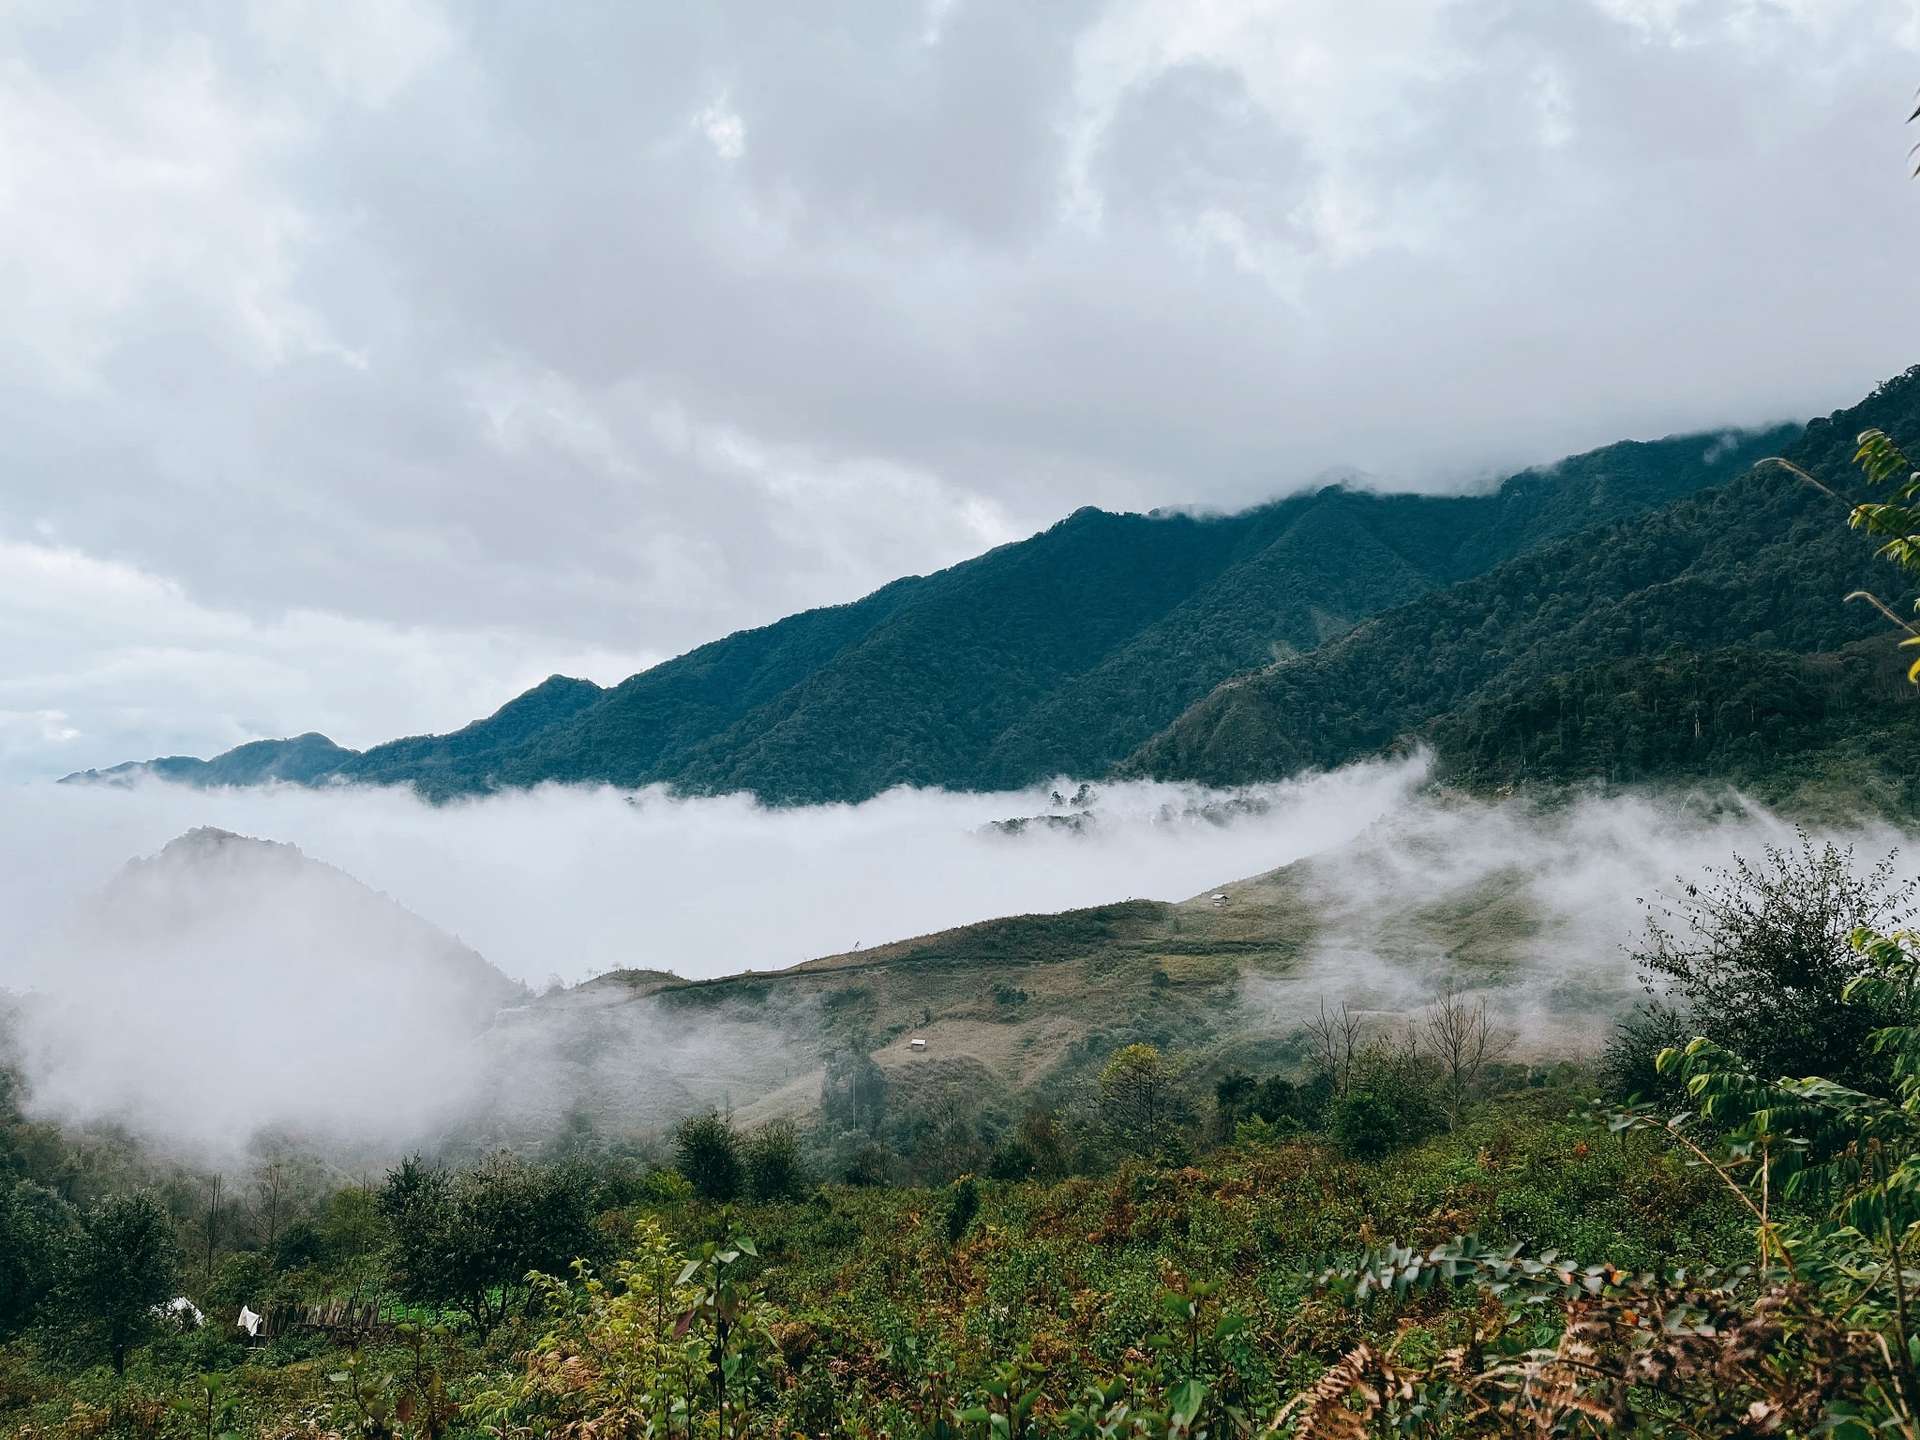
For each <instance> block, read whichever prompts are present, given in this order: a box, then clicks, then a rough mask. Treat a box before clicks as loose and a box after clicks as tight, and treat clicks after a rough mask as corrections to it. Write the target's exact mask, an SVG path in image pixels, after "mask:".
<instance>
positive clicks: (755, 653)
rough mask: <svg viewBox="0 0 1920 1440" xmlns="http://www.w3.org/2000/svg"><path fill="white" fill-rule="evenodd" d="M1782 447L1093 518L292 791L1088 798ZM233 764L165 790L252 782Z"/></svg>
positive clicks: (1714, 441) (1088, 513)
mask: <svg viewBox="0 0 1920 1440" xmlns="http://www.w3.org/2000/svg"><path fill="white" fill-rule="evenodd" d="M1794 433H1796V432H1795V430H1793V429H1792V428H1791V427H1789V428H1783V429H1780V430H1775V431H1771V432H1767V433H1765V434H1759V435H1751V436H1741V437H1713V436H1688V437H1676V438H1673V439H1668V440H1662V441H1657V442H1652V443H1645V444H1642V443H1624V444H1620V445H1613V446H1608V447H1606V448H1605V449H1602V450H1597V451H1594V452H1592V453H1590V454H1587V455H1582V456H1578V457H1575V458H1573V459H1570V460H1567V461H1564V462H1562V463H1561V464H1559V465H1557V466H1554V467H1551V468H1550V469H1546V470H1541V471H1535V472H1528V473H1526V474H1524V475H1520V476H1516V477H1514V478H1512V479H1510V480H1509V481H1508V482H1507V483H1506V484H1505V485H1504V486H1502V487H1501V488H1500V489H1499V490H1497V491H1496V492H1494V493H1491V494H1487V495H1480V496H1471V497H1456V498H1435V497H1423V496H1414V495H1375V494H1368V493H1361V492H1355V491H1351V490H1347V489H1343V488H1339V487H1333V488H1329V489H1325V490H1322V491H1319V492H1316V493H1312V494H1304V495H1298V496H1294V497H1292V498H1290V499H1287V500H1284V501H1280V502H1277V503H1275V504H1272V505H1267V506H1263V507H1261V508H1259V509H1256V510H1252V511H1248V512H1246V513H1244V514H1240V515H1233V516H1211V517H1201V516H1194V515H1184V514H1154V515H1114V514H1107V513H1104V512H1101V511H1097V510H1092V509H1087V510H1082V511H1079V512H1077V513H1076V514H1074V515H1072V516H1070V517H1068V518H1067V519H1066V520H1063V521H1061V522H1060V523H1059V524H1057V525H1055V526H1053V527H1052V528H1051V529H1049V530H1047V531H1046V532H1044V533H1042V534H1040V535H1036V536H1034V537H1033V538H1031V539H1029V540H1025V541H1022V542H1020V543H1018V544H1014V545H1008V546H1003V547H1001V548H1000V549H998V550H995V551H992V552H990V553H989V554H986V555H983V556H980V557H978V558H977V559H974V560H971V561H968V562H966V563H965V564H962V565H958V566H955V567H953V568H952V569H950V570H945V571H941V572H940V573H938V574H935V575H931V576H925V577H912V578H909V579H904V580H900V581H897V582H895V583H894V584H892V585H889V586H887V587H885V588H884V589H882V590H879V591H877V592H875V593H874V594H872V595H869V596H867V597H866V598H865V599H863V600H860V601H858V602H856V603H854V604H851V605H844V606H836V607H831V608H828V609H823V610H813V611H808V612H806V613H804V614H801V615H795V616H791V617H789V618H787V619H785V620H782V621H780V622H778V623H777V624H774V625H770V626H767V627H765V628H763V629H759V630H752V631H743V632H741V633H740V634H737V635H732V636H729V637H727V638H726V639H724V640H720V641H716V642H714V643H712V644H710V645H705V646H702V647H701V648H699V649H698V650H694V651H692V652H690V653H689V654H687V655H683V656H681V657H679V658H678V659H675V660H672V661H669V662H667V663H666V664H663V665H660V666H656V667H655V668H654V669H652V670H648V671H646V672H644V673H642V674H640V675H636V676H634V677H632V678H631V679H629V680H627V681H625V682H624V683H622V684H620V685H618V686H615V687H613V688H612V689H611V690H607V691H600V690H599V689H597V687H594V686H592V685H590V684H589V683H588V682H586V681H579V680H567V679H564V678H562V677H554V678H553V679H551V680H549V681H547V682H546V683H545V684H544V685H542V686H540V687H538V688H537V689H536V690H534V691H531V692H529V693H528V694H527V695H525V696H522V697H521V698H520V699H519V700H516V701H514V702H513V703H512V704H510V705H508V706H506V707H505V708H503V709H502V710H501V711H500V712H498V713H497V714H495V715H494V716H492V717H489V718H488V719H487V720H484V721H479V722H476V723H475V724H474V725H471V726H469V727H467V729H465V730H463V731H460V732H457V733H456V734H454V735H450V736H439V737H431V736H430V737H416V738H413V739H407V740H400V741H395V742H392V743H390V744H387V745H381V746H377V747H375V748H374V749H372V750H369V751H367V752H366V753H365V754H363V755H353V754H351V753H349V752H345V751H338V752H336V753H335V754H333V755H332V756H331V757H330V763H327V764H323V765H319V766H308V767H306V768H305V769H304V770H303V771H302V773H301V774H300V775H298V776H297V777H295V776H289V777H288V778H299V779H303V780H312V779H320V778H343V779H352V780H360V781H368V782H378V783H403V784H411V785H415V786H417V787H419V788H420V789H421V790H423V791H425V792H426V793H429V794H432V795H451V794H456V793H461V792H467V791H474V790H484V789H488V788H491V787H495V786H501V785H509V786H511V785H530V784H536V783H539V782H541V781H547V780H557V781H568V782H605V783H610V784H615V785H622V786H637V785H642V784H647V783H651V782H656V781H664V782H669V783H671V784H673V785H675V786H677V787H679V788H681V789H683V790H690V791H706V792H719V791H729V790H751V791H753V792H755V793H756V794H758V795H760V796H761V797H762V798H764V799H768V800H772V801H781V802H787V801H820V800H857V799H862V798H865V797H867V796H871V795H874V794H877V793H878V792H880V791H882V790H884V789H887V788H888V787H890V786H893V785H899V784H917V785H943V786H947V787H950V788H961V789H988V788H999V787H1006V786H1018V785H1023V784H1027V783H1030V782H1032V781H1035V780H1040V779H1045V778H1047V777H1050V776H1053V775H1057V774H1062V773H1078V774H1086V775H1092V774H1098V773H1102V772H1104V771H1105V770H1106V769H1107V768H1108V767H1109V766H1111V765H1112V764H1113V763H1114V762H1116V761H1118V760H1120V759H1121V758H1123V757H1124V756H1126V755H1127V754H1128V753H1129V752H1131V751H1132V750H1133V749H1134V748H1135V747H1136V746H1138V745H1139V744H1141V742H1142V741H1144V740H1146V739H1147V738H1148V737H1149V736H1151V735H1153V734H1154V733H1155V732H1156V731H1157V730H1159V729H1161V728H1162V727H1164V726H1166V725H1167V724H1169V723H1170V722H1171V721H1173V720H1174V719H1175V717H1176V716H1178V715H1179V714H1180V713H1181V712H1182V711H1183V710H1184V709H1186V707H1188V706H1189V705H1191V704H1192V703H1193V702H1194V701H1196V700H1198V699H1200V698H1202V697H1203V696H1205V695H1206V694H1207V692H1208V691H1209V690H1211V689H1212V688H1213V687H1214V686H1216V685H1218V684H1219V683H1220V682H1221V681H1222V680H1225V679H1226V678H1228V677H1229V676H1232V675H1236V674H1240V673H1243V672H1245V671H1247V670H1249V669H1253V668H1256V667H1259V666H1263V665H1265V664H1267V663H1268V662H1270V661H1271V660H1272V659H1273V658H1274V657H1275V656H1277V655H1279V656H1286V655H1297V654H1300V653H1303V652H1308V651H1312V650H1313V649H1314V648H1315V647H1317V646H1320V645H1322V644H1324V643H1325V642H1326V641H1328V640H1329V639H1331V638H1333V637H1336V636H1339V635H1341V634H1343V633H1345V632H1346V631H1348V630H1349V629H1351V628H1352V627H1353V626H1354V625H1355V624H1357V623H1359V622H1360V621H1362V620H1364V619H1365V618H1366V617H1368V616H1370V615H1374V614H1377V613H1379V612H1380V611H1382V610H1384V609H1387V608H1389V607H1392V606H1395V605H1399V604H1402V603H1404V602H1407V601H1410V600H1412V599H1414V598H1415V597H1418V596H1420V595H1423V594H1426V593H1428V592H1430V591H1432V590H1433V589H1434V588H1435V587H1439V586H1444V585H1447V584H1450V583H1452V582H1454V581H1457V580H1459V579H1460V578H1462V577H1463V576H1468V575H1472V574H1476V573H1478V572H1480V571H1482V570H1484V569H1486V568H1487V567H1488V566H1490V565H1495V564H1498V563H1499V562H1501V561H1503V560H1505V559H1507V558H1509V557H1511V556H1514V555H1517V554H1520V553H1522V552H1524V551H1526V550H1527V549H1529V548H1530V547H1533V546H1536V545H1538V544H1540V543H1542V542H1544V541H1547V540H1550V539H1552V538H1554V537H1557V536H1563V535H1567V534H1570V533H1573V532H1575V531H1578V530H1581V529H1584V528H1587V527H1590V526H1592V525H1595V524H1599V523H1602V522H1604V521H1607V520H1610V519H1614V518H1617V517H1620V516H1625V515H1633V514H1639V513H1642V512H1644V511H1647V510H1649V509H1652V508H1656V507H1658V506H1661V505H1664V504H1666V503H1668V502H1669V501H1671V500H1673V499H1675V498H1676V497H1679V496H1684V495H1688V494H1691V493H1693V492H1694V491H1696V490H1698V489H1700V488H1701V487H1702V486H1706V485H1711V484H1714V483H1716V482H1718V481H1720V480H1724V479H1725V478H1727V477H1729V476H1731V475H1735V474H1737V473H1739V471H1740V470H1741V469H1743V468H1744V467H1745V466H1746V465H1748V464H1749V463H1751V461H1752V460H1753V458H1754V457H1756V456H1757V455H1760V454H1764V453H1767V452H1768V451H1770V450H1772V449H1776V448H1778V447H1779V446H1781V445H1783V444H1785V443H1787V441H1788V440H1789V439H1790V438H1791V437H1792V435H1793V434H1794ZM314 738H316V739H317V738H318V737H314ZM322 743H325V742H322ZM236 753H237V752H236ZM230 758H231V757H221V758H220V759H218V760H216V761H214V762H210V763H209V764H208V765H206V766H203V767H200V768H195V767H194V766H191V765H190V766H185V767H179V766H175V767H174V768H173V769H171V770H169V771H168V773H169V774H171V775H175V776H177V777H178V778H184V779H188V780H191V781H194V782H195V783H246V781H245V778H244V776H243V775H240V774H237V773H235V767H234V766H232V765H229V764H227V763H226V762H227V761H228V760H229V759H230ZM168 764H169V765H171V764H172V762H168Z"/></svg>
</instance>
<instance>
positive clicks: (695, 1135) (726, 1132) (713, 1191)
mask: <svg viewBox="0 0 1920 1440" xmlns="http://www.w3.org/2000/svg"><path fill="white" fill-rule="evenodd" d="M673 1149H674V1156H675V1160H674V1163H675V1164H676V1165H677V1166H678V1167H679V1170H680V1173H681V1174H682V1175H684V1176H686V1177H687V1183H688V1184H690V1185H692V1186H693V1193H694V1194H695V1195H698V1196H699V1197H700V1198H701V1199H702V1200H715V1201H726V1200H736V1199H738V1198H739V1196H740V1191H741V1189H742V1187H743V1184H744V1182H745V1179H746V1173H745V1167H744V1166H743V1165H742V1164H741V1160H740V1137H739V1136H738V1135H736V1134H735V1133H734V1130H733V1125H732V1123H731V1122H730V1121H729V1120H728V1119H727V1117H726V1116H724V1115H722V1114H721V1113H720V1112H719V1111H718V1110H709V1111H707V1112H706V1114H704V1115H689V1116H688V1117H687V1118H686V1119H684V1120H682V1121H681V1122H680V1127H679V1128H678V1129H677V1130H675V1131H674V1132H673Z"/></svg>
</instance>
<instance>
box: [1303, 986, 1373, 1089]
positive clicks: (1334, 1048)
mask: <svg viewBox="0 0 1920 1440" xmlns="http://www.w3.org/2000/svg"><path fill="white" fill-rule="evenodd" d="M1307 1035H1308V1037H1309V1039H1311V1041H1312V1042H1313V1056H1314V1060H1315V1062H1316V1063H1317V1064H1318V1065H1319V1066H1320V1069H1321V1070H1322V1071H1323V1072H1325V1074H1326V1076H1327V1079H1328V1080H1329V1081H1331V1082H1332V1084H1333V1093H1334V1094H1336V1095H1344V1094H1346V1093H1347V1082H1348V1081H1349V1080H1351V1079H1352V1078H1353V1061H1354V1056H1355V1055H1357V1054H1358V1053H1359V1050H1360V1017H1359V1016H1358V1015H1356V1014H1354V1013H1353V1011H1352V1010H1351V1009H1349V1008H1348V1007H1347V1002H1346V1001H1344V1000H1342V1001H1341V1002H1340V1008H1339V1009H1338V1010H1332V1011H1329V1010H1328V1009H1327V1002H1326V1001H1325V1000H1324V999H1323V1000H1321V1002H1320V1014H1319V1016H1318V1018H1316V1019H1313V1020H1309V1021H1307Z"/></svg>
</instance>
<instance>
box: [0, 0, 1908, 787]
mask: <svg viewBox="0 0 1920 1440" xmlns="http://www.w3.org/2000/svg"><path fill="white" fill-rule="evenodd" d="M803 12H804V13H803ZM1917 50H1920V21H1917V20H1916V17H1915V12H1914V7H1913V6H1912V4H1911V3H1907V0H1552V3H1516V0H1270V3H1264V4H1252V3H1233V0H1218V3H1209V0H1172V3H1113V4H1096V3H1082V0H1049V3H1046V4H1038V5H1036V4H1033V3H1030V0H925V3H920V4H914V3H910V0H874V3H867V4H862V3H839V4H832V3H829V4H822V5H817V6H770V5H765V4H759V3H742V4H730V3H724V0H722V3H712V4H705V5H685V4H667V3H643V4H618V5H614V4H608V5H589V4H585V3H576V4H566V5H558V6H534V5H501V6H473V5H464V6H449V7H440V6H437V5H435V4H433V3H430V0H364V3H357V0H355V3H348V0H271V3H270V0H257V3H251V4H246V5H224V4H215V3H211V0H209V3H206V4H202V5H190V4H189V5H173V6H164V7H163V6H153V5H148V4H145V3H142V0H128V3H125V4H123V5H119V6H113V5H105V6H101V7H97V8H91V9H88V8H84V7H79V6H74V5H71V4H67V3H52V0H48V3H38V0H11V3H8V0H0V295H4V296H5V297H6V303H5V306H4V310H3V311H0V776H11V777H14V778H24V777H28V776H33V775H41V774H46V773H49V772H51V773H58V772H60V771H64V770H67V769H72V768H75V767H78V766H83V765H94V764H104V763H110V762H113V761H116V760H120V759H125V758H129V757H133V756H145V755H150V754H155V753H174V752H187V753H209V752H211V751H213V750H216V749H220V748H223V747H225V746H227V745H230V744H233V743H236V742H238V741H241V740H244V739H249V738H254V737H256V736H260V735H271V734H283V733H289V732H294V731H299V730H304V729H309V728H318V729H323V730H326V731H327V732H328V733H330V734H332V735H333V736H335V737H336V738H337V739H340V740H341V741H343V742H345V743H349V744H366V743H369V742H372V741H376V740H380V739H384V738H388V737H390V736H392V735H395V734H399V733H406V732H412V731H420V730H427V729H446V728H450V727H452V726H455V725H458V724H460V723H462V722H464V721H465V720H467V719H470V718H472V717H473V716H475V715H478V714H481V713H484V712H485V711H487V710H490V709H492V708H493V707H494V706H495V705H496V704H498V703H499V702H500V701H501V700H503V699H505V698H506V697H507V696H508V695H510V694H511V693H513V692H514V691H515V690H517V689H519V688H521V687H523V686H524V685H526V684H529V683H531V682H533V681H535V680H537V679H538V678H540V677H541V676H544V675H545V674H547V673H549V672H551V671H554V670H562V671H567V672H570V673H576V674H587V675H590V676H592V677H594V678H596V679H600V680H603V681H610V680H614V679H618V678H620V677H621V676H623V675H625V674H627V673H629V672H631V671H632V670H634V669H636V668H639V667H640V666H642V665H645V664H647V663H649V662H651V661H653V660H656V659H659V658H662V657H664V656H667V655H670V654H673V653H675V652H677V651H679V650H681V649H684V648H686V647H687V646H689V645H691V644H694V643H697V642H699V641H701V640H705V639H709V638H712V637H714V636H716V635H719V634H721V633H724V632H725V631H727V630H729V629H732V628H737V627H739V626H742V625H747V624H755V623H762V622H765V621H767V620H771V619H773V618H775V617H777V616H779V615H781V614H783V613H786V612H788V611H791V610H794V609H797V608H801V607H804V606H807V605H811V604H819V603H825V602H833V601H841V600H846V599H851V598H853V597H854V596H856V595H858V594H861V593H863V592H864V591H866V590H868V589H870V588H872V587H873V586H874V585H876V584H878V583H881V582H883V581H885V580H886V579H889V578H891V577H893V576H895V575H898V574H902V573H907V572H913V571H925V570H928V569H932V568H936V567H938V566H941V565H943V564H947V563H951V562H952V561H954V560H957V559H960V558H962V557H964V556H966V555H968V554H972V553H975V552H977V551H979V550H981V549H983V548H985V547H987V546H989V545H992V544H995V543H998V542H1000V541H1003V540H1007V539H1012V538H1016V537H1018V536H1020V535H1023V534H1026V533H1029V532H1030V531H1032V530H1034V529H1036V528H1039V527H1041V526H1043V525H1045V524H1047V523H1049V522H1050V521H1051V520H1053V519H1055V518H1057V517H1058V516H1059V515H1061V514H1063V513H1065V512H1066V511H1068V510H1070V509H1072V508H1073V507H1074V506H1077V505H1080V504H1088V503H1092V504H1100V505H1106V506H1113V507H1134V508H1142V507H1146V506H1151V505H1155V504H1165V503H1202V504H1210V505H1219V506H1236V505H1242V504H1245V503H1248V502H1251V501H1254V500H1257V499H1260V498H1263V497H1266V496H1270V495H1274V494H1278V493H1281V492H1284V491H1286V490H1288V489H1291V488H1295V487H1298V486H1300V485H1302V484H1305V483H1309V482H1310V481H1312V480H1313V479H1315V478H1316V477H1321V476H1324V475H1325V474H1326V473H1327V472H1328V471H1329V470H1331V469H1341V468H1346V467H1353V468H1357V469H1359V470H1361V471H1363V472H1366V473H1368V474H1370V475H1372V476H1375V477H1377V478H1378V479H1379V481H1380V482H1382V483H1386V484H1391V485H1403V486H1410V487H1423V488H1431V487H1440V486H1452V485H1460V484H1466V483H1471V482H1473V481H1474V480H1476V479H1479V478H1483V477H1485V476H1486V475H1488V474H1489V473H1492V472H1494V471H1497V470H1499V469H1501V468H1503V467H1507V468H1511V467H1514V466H1517V465H1520V464H1524V463H1528V462H1532V461H1539V460H1545V459H1550V458H1552V457H1554V456H1556V455H1559V454H1562V453H1566V452H1568V451H1572V450H1576V449H1580V448H1584V447H1587V446H1590V445H1594V444H1598V443H1603V442H1605V441H1608V440H1611V439H1615V438H1619V437H1621V436H1625V435H1654V434H1661V433H1666V432H1670V431H1673V430H1676V429H1683V428H1691V427H1709V426H1719V425H1724V424H1737V423H1749V422H1760V421H1765V420H1770V419H1774V418H1779V417H1785V416H1790V415H1795V416H1797V415H1806V414H1809V413H1813V412H1817V411H1821V410H1826V409H1831V408H1833V407H1835V406H1837V405H1840V404H1844V403H1846V402H1848V401H1849V400H1851V399H1853V398H1855V397H1856V396H1857V395H1858V394H1859V393H1860V392H1861V391H1863V390H1864V389H1865V388H1866V387H1868V386H1869V385H1870V384H1871V383H1872V382H1873V381H1874V380H1875V379H1877V378H1879V377H1881V376H1883V375H1886V374H1889V373H1892V372H1894V371H1896V370H1898V369H1901V368H1903V367H1904V366H1905V365H1906V364H1908V363H1910V362H1912V361H1915V360H1920V354H1916V353H1915V352H1914V350H1913V348H1912V345H1911V344H1910V340H1911V337H1912V336H1913V335H1914V334H1916V333H1920V324H1916V321H1920V299H1917V297H1920V290H1916V287H1915V285H1914V284H1913V276H1912V256H1913V255H1914V253H1915V243H1914V242H1915V239H1916V223H1920V187H1916V186H1915V185H1914V184H1913V183H1912V182H1909V181H1908V180H1907V179H1906V178H1905V156H1904V152H1905V149H1906V146H1907V144H1908V143H1909V140H1910V138H1912V137H1910V136H1909V134H1908V133H1907V132H1906V130H1905V129H1904V128H1903V126H1902V123H1901V122H1902V120H1903V119H1904V116H1905V114H1906V111H1907V109H1908V108H1909V105H1910V97H1911V94H1912V90H1913V86H1914V83H1915V81H1916V80H1917V79H1920V54H1916V51H1917Z"/></svg>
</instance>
